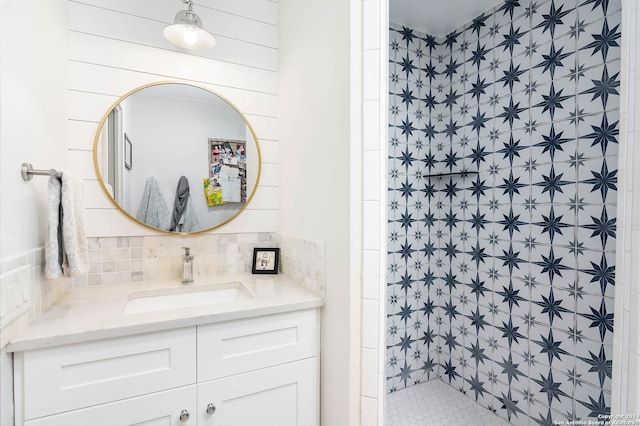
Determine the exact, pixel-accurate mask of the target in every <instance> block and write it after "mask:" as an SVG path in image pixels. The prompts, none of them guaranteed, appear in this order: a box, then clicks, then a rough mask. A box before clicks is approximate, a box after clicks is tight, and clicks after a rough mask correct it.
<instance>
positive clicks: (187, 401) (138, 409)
mask: <svg viewBox="0 0 640 426" xmlns="http://www.w3.org/2000/svg"><path fill="white" fill-rule="evenodd" d="M183 410H186V411H187V412H188V413H189V419H186V420H185V417H186V416H183V420H184V421H181V420H180V414H181V413H182V411H183ZM195 416H196V385H191V386H185V387H182V388H177V389H171V390H168V391H164V392H157V393H152V394H149V395H144V396H139V397H136V398H130V399H124V400H122V401H117V402H111V403H108V404H102V405H97V406H95V407H90V408H83V409H81V410H76V411H69V412H67V413H63V414H57V415H53V416H47V417H41V418H39V419H34V420H29V421H27V422H25V426H51V425H65V426H114V425H132V426H133V425H135V426H142V425H144V426H151V425H153V426H178V425H186V426H188V425H192V426H195V425H197V423H198V421H197V419H196V417H195Z"/></svg>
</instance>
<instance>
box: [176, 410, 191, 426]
mask: <svg viewBox="0 0 640 426" xmlns="http://www.w3.org/2000/svg"><path fill="white" fill-rule="evenodd" d="M178 419H179V420H180V421H181V422H182V423H184V422H186V421H187V420H189V412H188V411H187V410H182V411H181V412H180V417H178Z"/></svg>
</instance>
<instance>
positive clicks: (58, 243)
mask: <svg viewBox="0 0 640 426" xmlns="http://www.w3.org/2000/svg"><path fill="white" fill-rule="evenodd" d="M60 174H61V178H60V179H58V178H56V177H51V178H49V185H48V210H49V211H48V219H49V220H48V222H49V229H48V233H47V242H46V245H45V257H46V265H45V273H46V276H47V278H58V277H59V276H60V275H61V274H64V275H66V276H69V277H73V276H77V275H81V274H84V273H86V272H87V271H88V270H89V250H88V243H87V233H86V230H85V224H84V183H83V182H82V180H81V179H80V178H78V177H76V176H74V175H73V174H72V173H69V172H67V171H64V170H62V171H60Z"/></svg>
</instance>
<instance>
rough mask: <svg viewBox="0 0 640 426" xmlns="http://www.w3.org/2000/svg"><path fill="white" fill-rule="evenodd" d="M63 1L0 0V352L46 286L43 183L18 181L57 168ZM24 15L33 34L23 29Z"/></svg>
mask: <svg viewBox="0 0 640 426" xmlns="http://www.w3.org/2000/svg"><path fill="white" fill-rule="evenodd" d="M66 4H67V2H66V0H39V1H38V0H32V1H29V0H20V1H10V0H0V298H2V304H1V305H2V308H1V309H0V348H2V347H3V346H4V344H6V341H7V340H8V339H9V338H11V337H12V335H13V332H14V330H16V329H17V328H18V327H19V324H22V323H24V322H25V319H26V318H28V317H29V315H30V313H31V312H32V311H34V310H37V309H38V306H36V305H39V308H41V309H45V308H46V306H47V303H46V302H45V301H44V300H42V299H40V300H37V299H36V298H37V297H39V295H41V294H42V293H46V292H47V291H48V290H49V289H51V288H52V287H54V283H46V282H42V281H41V279H40V266H39V265H40V263H39V256H38V255H39V254H40V253H41V251H40V250H39V248H40V247H41V246H42V244H43V241H44V231H45V229H46V221H45V214H46V200H47V194H46V187H47V178H46V177H36V178H34V179H33V180H32V181H30V182H24V181H23V180H22V177H21V176H20V165H21V164H22V163H23V162H30V163H32V164H33V166H34V167H35V168H46V169H48V168H54V167H55V168H64V167H65V157H66V155H65V150H66V140H67V138H66V134H67V128H66V113H67V92H66V86H67V68H66V66H67V62H66V46H67V43H66V38H67V31H66V29H67V10H66ZM25 17H28V19H29V22H30V24H31V25H33V26H34V27H35V28H38V31H35V32H30V31H24V30H25V28H24V25H23V24H22V22H23V21H24V18H25ZM43 41H46V42H43ZM34 253H35V254H34ZM56 287H57V288H60V287H59V286H56ZM9 296H12V297H9ZM0 424H2V425H9V424H13V386H12V364H11V357H10V356H9V355H7V354H6V353H5V352H4V350H2V349H0Z"/></svg>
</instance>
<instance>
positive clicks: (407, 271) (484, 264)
mask: <svg viewBox="0 0 640 426" xmlns="http://www.w3.org/2000/svg"><path fill="white" fill-rule="evenodd" d="M620 22H621V16H620V1H617V0H612V1H608V2H600V1H595V0H579V1H573V0H565V1H560V0H546V1H529V0H527V1H524V2H523V1H512V0H505V1H504V2H503V3H502V4H500V5H498V6H497V7H496V8H495V9H493V10H491V11H489V12H487V13H485V14H483V15H481V16H479V17H478V18H476V19H474V20H473V21H472V22H470V23H469V24H467V25H465V26H463V27H461V28H459V29H458V30H456V31H453V32H452V33H450V34H448V35H447V36H445V37H441V38H434V37H432V36H430V35H428V34H423V33H419V32H417V31H414V30H412V29H411V28H407V27H402V26H397V25H391V27H390V30H389V70H390V81H389V129H388V133H389V146H388V163H387V170H388V175H387V182H386V183H387V187H388V197H387V200H388V205H387V213H388V214H387V221H388V223H387V259H388V264H387V266H388V268H387V300H386V309H387V311H386V312H387V336H386V348H387V371H386V375H387V391H388V392H393V391H396V390H399V389H401V388H404V387H407V386H411V385H413V384H415V383H419V382H422V381H425V380H429V379H430V378H433V377H434V376H437V377H439V378H440V379H441V380H443V381H445V382H446V383H449V384H450V385H451V386H453V387H454V388H456V389H458V390H460V391H463V392H466V394H467V395H468V396H469V397H470V398H472V399H474V400H476V401H477V402H479V403H481V404H482V405H484V406H485V407H491V408H492V409H493V410H495V411H496V412H497V413H498V414H499V415H500V416H502V417H504V418H506V419H508V420H509V421H510V422H511V423H512V424H529V423H530V422H535V423H537V424H552V422H553V421H566V420H588V419H592V420H593V419H594V418H596V417H597V415H598V414H607V413H609V412H610V406H611V404H610V400H611V397H610V394H611V375H612V357H613V349H612V344H613V323H614V322H613V310H614V303H613V293H614V281H615V247H616V199H617V192H618V187H619V183H618V176H617V161H618V158H617V155H618V139H619V136H620V135H619V133H620V129H619V120H620V112H619V102H620V100H619V97H620V56H621V53H620V38H621V31H620ZM435 173H460V174H456V175H453V176H447V177H441V178H440V177H423V175H427V174H435ZM530 424H533V423H530Z"/></svg>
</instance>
